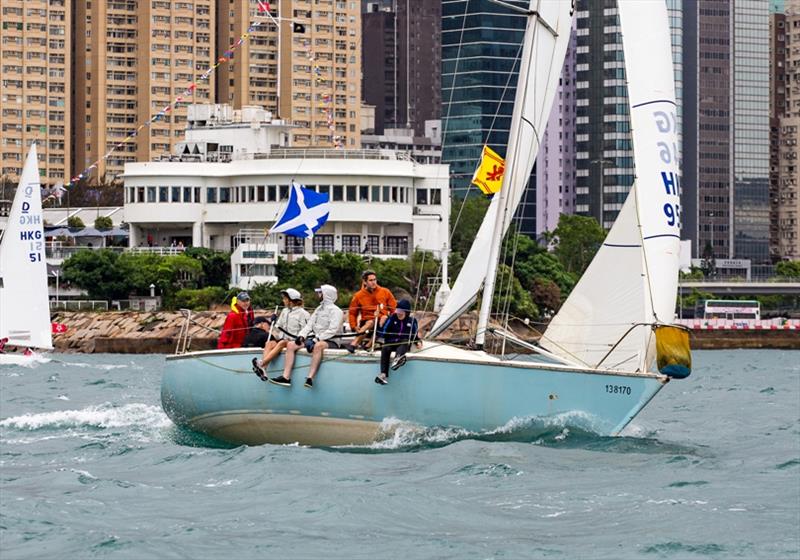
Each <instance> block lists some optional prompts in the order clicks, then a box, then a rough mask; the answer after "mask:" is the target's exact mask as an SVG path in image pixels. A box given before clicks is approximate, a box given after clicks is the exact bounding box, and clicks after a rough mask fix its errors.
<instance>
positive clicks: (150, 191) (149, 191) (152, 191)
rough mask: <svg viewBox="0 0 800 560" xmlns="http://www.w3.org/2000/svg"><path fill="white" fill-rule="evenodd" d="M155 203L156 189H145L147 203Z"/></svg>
mask: <svg viewBox="0 0 800 560" xmlns="http://www.w3.org/2000/svg"><path fill="white" fill-rule="evenodd" d="M155 201H156V188H155V187H147V202H155Z"/></svg>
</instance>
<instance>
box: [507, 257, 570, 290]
mask: <svg viewBox="0 0 800 560" xmlns="http://www.w3.org/2000/svg"><path fill="white" fill-rule="evenodd" d="M514 270H515V273H516V275H517V277H518V278H520V281H521V282H522V285H523V286H524V287H525V288H526V289H528V290H533V288H534V285H535V281H536V280H537V279H539V280H549V281H551V282H553V283H554V284H555V285H556V286H558V290H559V292H560V294H561V295H562V297H566V296H567V295H568V294H569V293H570V292H571V291H572V288H574V287H575V284H576V283H577V281H578V276H577V275H576V274H573V273H570V272H567V271H566V270H565V268H564V265H563V264H561V261H560V260H559V259H558V258H556V256H555V255H553V254H552V253H547V252H541V253H537V254H535V255H533V256H532V257H530V258H529V259H527V260H523V261H521V262H518V263H517V264H516V265H515V268H514Z"/></svg>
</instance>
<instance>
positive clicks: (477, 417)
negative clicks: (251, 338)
mask: <svg viewBox="0 0 800 560" xmlns="http://www.w3.org/2000/svg"><path fill="white" fill-rule="evenodd" d="M462 354H469V353H467V352H462ZM256 355H258V353H257V352H256V351H254V350H249V349H248V350H245V349H241V350H227V351H209V352H196V353H192V354H184V355H181V356H171V357H168V358H167V365H166V369H165V373H164V377H163V381H162V385H161V401H162V406H163V407H164V410H165V411H166V413H167V415H168V416H169V417H170V418H171V419H172V420H173V421H174V422H175V423H176V424H178V425H179V426H183V427H187V428H190V429H192V430H195V431H199V432H202V433H205V434H208V435H210V436H212V437H215V438H217V439H220V440H223V441H227V442H231V443H236V444H240V443H245V444H251V445H257V444H262V443H292V442H300V443H302V444H308V445H346V444H368V443H371V442H373V441H375V440H376V439H379V438H381V437H385V434H383V433H382V431H381V423H382V422H383V420H384V419H389V418H395V419H398V420H402V421H408V422H411V423H414V424H419V425H423V426H430V427H434V426H445V427H460V428H463V429H466V430H469V431H474V432H482V431H490V430H493V429H496V428H499V427H502V426H505V425H507V424H509V422H511V421H512V420H514V419H520V420H523V419H529V418H547V417H554V416H556V415H560V414H565V413H574V414H578V415H582V416H583V417H584V419H585V420H586V421H587V422H588V423H589V424H590V426H589V427H590V428H591V430H592V431H594V432H597V433H598V434H603V435H613V434H616V433H618V432H619V431H620V430H621V429H622V428H624V427H625V425H626V424H628V422H630V421H631V419H633V417H634V416H635V415H636V414H637V413H638V412H639V411H640V410H641V409H642V408H643V407H644V406H645V405H646V404H647V403H648V402H649V401H650V399H651V398H653V396H654V395H655V394H656V393H657V392H658V391H659V390H660V389H661V387H663V385H664V384H665V383H666V382H667V378H666V377H664V376H661V375H653V374H645V375H640V374H622V373H600V372H593V371H590V370H578V369H573V368H565V367H561V366H550V365H543V364H538V363H532V362H491V361H487V360H485V359H484V360H468V359H464V360H458V361H454V360H453V359H451V358H448V359H443V358H441V357H435V356H426V355H425V352H422V353H419V354H413V355H410V356H409V360H408V363H407V364H406V365H405V366H404V367H402V368H401V369H400V370H398V371H397V372H392V373H391V376H390V383H389V385H386V386H382V385H378V384H376V383H374V381H373V380H374V378H375V376H376V375H377V374H378V362H377V356H370V355H366V354H364V355H358V354H357V355H354V356H353V355H349V354H347V353H346V352H344V351H329V352H327V353H326V361H325V362H324V363H323V364H322V367H321V368H320V371H319V373H318V374H317V377H316V379H315V385H314V387H313V388H312V389H306V388H304V387H303V381H304V379H305V376H306V375H305V374H306V371H307V367H308V362H309V358H310V357H309V355H308V354H306V353H305V352H301V353H298V356H297V360H296V363H295V370H294V373H293V377H292V383H293V385H292V387H291V388H285V387H280V386H278V385H274V384H272V383H265V382H264V381H261V380H260V379H259V378H258V377H257V376H256V375H255V374H254V373H253V372H252V371H251V367H250V360H251V359H252V358H253V357H254V356H256ZM282 367H283V357H282V356H281V357H279V358H277V359H276V360H275V361H273V363H272V364H270V367H269V371H270V376H271V377H274V376H277V375H279V371H280V370H281V369H282Z"/></svg>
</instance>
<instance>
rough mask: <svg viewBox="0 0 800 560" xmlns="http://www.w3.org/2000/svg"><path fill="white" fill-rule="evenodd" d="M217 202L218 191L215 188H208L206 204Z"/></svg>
mask: <svg viewBox="0 0 800 560" xmlns="http://www.w3.org/2000/svg"><path fill="white" fill-rule="evenodd" d="M216 201H217V189H216V188H215V187H208V188H207V189H206V202H209V203H213V202H216Z"/></svg>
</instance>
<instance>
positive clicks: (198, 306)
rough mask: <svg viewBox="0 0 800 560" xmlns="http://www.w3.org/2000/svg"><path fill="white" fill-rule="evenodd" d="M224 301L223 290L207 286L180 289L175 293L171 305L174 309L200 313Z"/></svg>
mask: <svg viewBox="0 0 800 560" xmlns="http://www.w3.org/2000/svg"><path fill="white" fill-rule="evenodd" d="M224 300H225V289H224V288H220V287H219V286H209V287H207V288H200V289H197V290H193V289H190V288H182V289H180V290H178V291H177V292H176V293H175V297H174V299H173V305H174V306H175V308H176V309H191V310H193V311H202V310H205V309H208V308H209V307H211V306H213V305H217V304H219V303H222V302H223V301H224Z"/></svg>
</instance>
